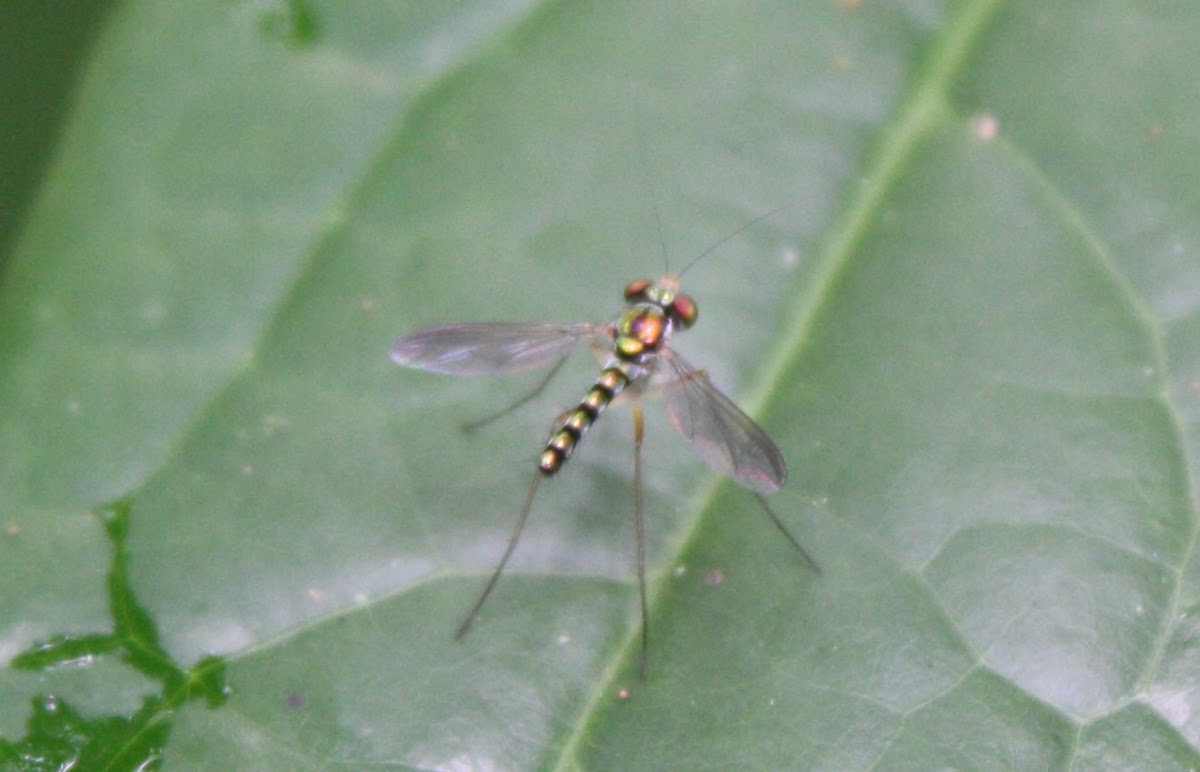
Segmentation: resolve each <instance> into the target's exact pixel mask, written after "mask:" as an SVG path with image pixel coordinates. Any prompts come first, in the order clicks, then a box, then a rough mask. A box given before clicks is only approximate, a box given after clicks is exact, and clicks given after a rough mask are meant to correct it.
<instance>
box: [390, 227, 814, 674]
mask: <svg viewBox="0 0 1200 772" xmlns="http://www.w3.org/2000/svg"><path fill="white" fill-rule="evenodd" d="M722 243H723V242H722ZM710 251H711V250H710ZM705 254H707V253H705ZM701 257H703V255H701ZM697 259H699V258H697ZM693 263H694V261H693ZM625 301H626V303H627V304H628V306H627V308H626V309H625V311H624V312H623V313H622V314H621V316H620V317H619V318H618V319H617V320H616V321H614V322H612V323H609V324H522V323H484V324H455V325H445V326H440V327H429V328H426V329H423V330H418V331H417V332H414V333H412V334H410V335H407V336H405V337H402V338H400V339H399V340H398V341H396V343H395V345H394V346H393V347H392V352H391V353H392V359H393V360H395V362H396V363H397V364H400V365H404V366H407V367H416V368H420V369H423V370H430V371H433V372H439V373H446V374H450V375H494V374H500V373H511V372H518V371H521V370H527V369H531V368H534V367H544V366H549V365H554V368H553V369H552V370H551V372H550V375H551V376H552V375H553V374H554V373H555V372H556V371H557V369H558V367H559V365H561V364H562V361H563V360H564V359H565V358H566V356H567V355H568V354H570V352H571V351H573V350H574V349H575V348H577V347H578V346H579V345H580V344H582V343H590V344H591V345H592V347H593V348H594V349H596V350H597V351H604V352H607V354H606V362H605V364H604V368H603V370H602V371H601V372H600V376H599V377H598V378H597V379H596V381H595V382H594V383H593V384H592V386H591V388H590V389H588V391H587V393H586V394H584V396H583V398H582V399H581V400H580V401H579V403H578V404H577V405H576V406H575V407H573V408H571V409H570V410H568V411H567V412H566V413H564V414H563V415H562V417H561V418H560V419H559V420H558V421H557V422H556V424H555V427H554V429H553V430H552V431H551V433H550V437H549V439H548V440H547V441H546V444H545V447H544V448H543V450H542V452H541V454H540V456H539V457H538V469H537V472H536V473H535V474H534V478H533V481H532V482H531V483H530V486H529V491H528V493H527V494H526V497H525V504H524V506H523V507H522V508H521V511H520V514H519V515H518V518H517V523H516V526H515V527H514V529H513V532H512V535H511V536H510V538H509V541H508V546H507V548H506V549H505V552H504V555H503V556H502V557H501V559H500V562H499V564H498V565H497V566H496V569H495V571H494V572H493V573H492V575H491V578H490V580H489V581H488V584H487V586H486V587H485V588H484V590H483V592H482V593H481V594H480V596H479V599H478V600H477V601H476V603H475V606H474V607H473V608H472V609H471V612H470V613H469V614H468V615H467V618H466V619H465V620H464V621H463V623H462V625H461V626H460V627H459V629H458V632H457V635H456V637H462V636H463V635H465V634H466V633H467V631H468V630H469V629H470V627H471V624H472V623H473V622H474V620H475V618H476V616H477V615H478V613H479V610H480V609H481V608H482V607H483V604H484V602H485V601H486V600H487V598H488V596H489V595H490V594H491V591H492V589H493V588H494V587H495V585H496V582H497V581H498V580H499V578H500V575H501V573H502V572H503V570H504V567H505V566H506V565H507V564H508V560H509V558H510V557H511V556H512V553H513V551H514V550H515V549H516V546H517V542H518V540H519V539H520V535H521V532H522V530H523V529H524V527H525V521H526V518H527V516H528V515H529V512H530V510H531V509H532V507H533V501H534V497H535V495H536V493H537V489H538V485H539V484H540V482H541V481H542V480H543V479H545V478H547V477H551V476H553V475H555V474H557V473H558V472H559V471H560V470H561V469H562V468H563V466H564V465H565V464H566V462H567V459H569V458H570V457H571V454H572V453H574V452H575V449H576V448H577V447H578V446H579V443H580V442H581V441H582V439H583V436H584V434H585V433H586V432H587V430H588V429H589V428H591V426H592V425H593V424H594V423H595V422H596V421H597V420H598V419H599V418H600V416H601V415H602V414H603V413H604V411H605V409H606V408H607V407H608V406H609V405H611V404H612V403H613V402H614V401H615V400H616V399H617V398H618V397H619V396H621V395H629V396H631V398H632V402H633V423H634V446H633V451H634V452H633V457H634V491H635V500H636V507H635V524H636V531H637V563H638V589H639V596H640V599H641V611H642V674H643V676H644V674H645V666H646V650H647V640H648V631H647V624H646V619H647V617H648V606H647V592H646V579H645V573H646V570H645V535H644V528H643V520H644V515H643V510H644V504H643V500H642V471H641V470H642V466H641V446H642V435H643V418H642V409H641V404H640V401H639V398H640V397H641V396H643V395H644V393H645V392H647V391H648V390H649V389H648V387H649V386H651V384H654V385H655V386H656V388H657V390H658V391H660V392H661V396H662V397H663V399H664V401H665V403H666V408H667V413H668V415H669V416H670V418H671V422H672V424H673V425H674V426H675V429H676V430H677V431H678V432H679V433H680V434H681V435H682V436H683V437H684V439H686V440H687V441H688V443H689V444H690V445H691V446H692V449H693V450H695V451H696V453H697V454H698V455H699V456H700V457H701V458H703V459H704V461H705V462H707V463H708V465H709V466H711V467H712V468H713V469H715V470H716V471H718V472H721V473H722V474H726V475H728V476H730V477H732V478H733V479H734V480H735V481H737V482H738V483H739V484H741V485H743V486H744V487H746V488H749V489H750V490H751V491H753V492H754V493H755V495H756V497H757V498H758V500H759V502H760V503H761V504H762V506H763V508H764V510H765V511H766V512H767V514H768V515H769V516H770V518H771V520H772V522H774V524H775V525H776V527H778V528H779V530H781V531H782V532H783V533H784V535H785V536H786V537H787V538H788V540H789V541H790V542H791V543H792V544H793V546H795V547H796V549H797V550H799V551H800V553H801V554H802V555H803V556H804V558H805V559H806V560H807V561H808V562H809V563H810V564H811V565H812V566H813V567H814V568H816V564H815V563H814V562H813V561H812V559H811V558H809V557H808V555H807V553H805V552H804V549H803V548H802V547H801V546H800V544H799V542H797V541H796V539H795V538H794V537H793V536H792V535H791V533H790V532H788V530H787V528H786V527H785V526H784V525H783V523H782V521H780V520H779V518H778V517H777V516H776V515H775V513H774V512H772V511H771V509H770V507H769V506H767V503H766V500H765V499H764V498H763V494H771V493H775V492H776V491H778V490H779V488H780V487H781V486H782V485H783V483H784V481H785V480H786V479H787V468H786V466H785V464H784V461H783V456H782V455H781V454H780V453H779V450H778V448H776V447H775V444H774V443H773V442H771V440H770V438H769V437H767V435H766V434H765V433H764V432H763V431H762V430H761V429H760V428H758V426H756V425H755V423H754V422H753V421H752V420H751V419H750V418H749V417H748V416H746V414H745V413H743V412H742V411H741V410H739V409H738V407H737V406H736V405H734V404H733V402H731V401H730V400H729V398H727V397H726V396H725V395H723V394H721V392H719V391H718V390H717V389H716V388H715V387H713V385H712V384H711V383H710V382H709V380H708V376H707V374H705V373H704V372H703V371H700V370H696V369H694V368H693V367H692V366H691V365H689V364H688V363H687V362H686V361H685V360H684V359H683V358H682V357H680V356H679V355H678V354H676V353H675V352H674V351H673V350H671V348H670V346H669V345H668V343H669V341H670V339H671V335H672V334H673V333H674V332H675V331H676V330H679V329H687V328H689V327H691V326H692V325H693V324H694V323H695V321H696V318H697V315H698V312H697V309H696V304H695V302H693V301H692V299H691V298H690V297H688V296H687V295H684V294H682V293H680V292H679V281H678V278H676V277H671V276H668V277H665V278H663V279H661V280H659V281H657V282H654V281H651V280H649V279H638V280H636V281H633V282H630V283H629V284H628V285H627V286H626V287H625ZM548 380H549V377H547V379H546V380H545V381H543V382H542V384H541V386H539V387H538V388H537V389H536V390H535V391H534V392H533V393H532V394H530V395H528V396H527V397H525V398H524V399H522V400H518V401H517V402H516V403H514V404H513V405H510V406H509V407H508V408H506V409H505V410H504V411H501V413H500V414H498V415H497V416H493V417H492V418H495V417H499V415H503V414H504V413H506V412H508V411H509V410H511V409H513V408H515V407H517V406H519V405H521V404H524V402H525V401H527V400H528V399H529V398H531V397H532V396H534V395H536V394H537V393H539V392H540V391H541V389H542V388H543V387H544V386H545V385H546V382H547V381H548ZM488 420H491V419H490V418H489V419H488ZM481 423H482V422H481Z"/></svg>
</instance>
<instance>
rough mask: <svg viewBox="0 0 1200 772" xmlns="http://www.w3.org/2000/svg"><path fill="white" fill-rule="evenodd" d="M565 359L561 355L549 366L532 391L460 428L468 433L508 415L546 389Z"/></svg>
mask: <svg viewBox="0 0 1200 772" xmlns="http://www.w3.org/2000/svg"><path fill="white" fill-rule="evenodd" d="M566 361H567V358H566V357H563V358H562V359H560V360H558V361H557V362H555V363H554V367H551V368H550V372H548V373H546V377H545V378H543V379H542V380H541V382H540V383H538V385H537V386H535V387H534V389H533V391H531V392H529V393H528V394H526V395H524V396H522V397H519V398H518V399H516V400H515V401H513V402H511V403H509V404H507V405H505V406H504V407H502V408H500V409H499V410H497V411H496V412H495V413H492V414H490V415H486V416H484V417H483V418H478V419H476V420H474V421H470V422H468V423H465V424H463V425H462V430H463V431H464V432H466V433H468V434H470V433H471V432H473V431H475V430H476V429H482V428H483V427H485V426H487V425H488V424H490V423H491V422H492V421H496V420H498V419H500V418H503V417H504V416H506V415H508V414H509V413H511V412H512V411H514V410H516V409H517V408H519V407H520V406H521V405H524V404H525V403H526V402H528V401H530V400H531V399H533V398H534V397H536V396H537V395H539V394H541V393H542V392H543V391H545V390H546V387H547V386H549V385H550V381H552V380H554V376H555V375H558V371H559V370H561V369H562V366H563V363H564V362H566Z"/></svg>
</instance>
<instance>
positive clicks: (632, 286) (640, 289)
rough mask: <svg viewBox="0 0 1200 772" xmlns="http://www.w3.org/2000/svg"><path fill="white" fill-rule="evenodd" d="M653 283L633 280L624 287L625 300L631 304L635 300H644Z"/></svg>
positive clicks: (644, 280)
mask: <svg viewBox="0 0 1200 772" xmlns="http://www.w3.org/2000/svg"><path fill="white" fill-rule="evenodd" d="M653 284H654V282H652V281H650V280H649V279H634V280H633V281H631V282H629V284H627V285H625V300H626V301H627V302H629V303H632V302H633V301H635V300H645V299H646V292H647V290H649V289H650V287H651V286H653Z"/></svg>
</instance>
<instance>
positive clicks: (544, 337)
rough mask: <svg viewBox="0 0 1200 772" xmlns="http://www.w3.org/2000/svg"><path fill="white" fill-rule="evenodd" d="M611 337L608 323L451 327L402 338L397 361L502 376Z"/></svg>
mask: <svg viewBox="0 0 1200 772" xmlns="http://www.w3.org/2000/svg"><path fill="white" fill-rule="evenodd" d="M607 333H608V327H607V326H606V325H603V324H522V323H505V322H499V323H490V322H489V323H482V324H448V325H444V326H441V327H426V328H425V329H423V330H417V331H416V332H414V333H412V334H411V335H405V336H404V337H403V338H400V339H399V340H397V341H396V342H395V344H393V345H392V360H393V361H394V362H395V363H396V364H398V365H404V366H405V367H416V368H419V369H421V370H431V371H433V372H435V373H446V374H447V375H500V374H502V373H512V372H517V371H519V370H528V369H532V368H534V367H543V366H545V365H549V364H552V363H553V362H555V361H557V360H560V359H562V358H563V357H565V356H566V355H567V354H569V353H570V352H571V351H572V350H573V349H574V348H575V347H576V346H578V345H579V344H581V343H583V342H584V341H587V340H589V339H596V338H599V337H601V336H603V335H606V334H607Z"/></svg>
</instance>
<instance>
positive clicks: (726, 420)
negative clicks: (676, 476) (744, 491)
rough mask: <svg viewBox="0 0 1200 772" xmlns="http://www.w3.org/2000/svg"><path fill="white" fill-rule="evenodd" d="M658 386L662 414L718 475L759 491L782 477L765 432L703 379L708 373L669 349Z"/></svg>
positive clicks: (776, 487)
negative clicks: (664, 377)
mask: <svg viewBox="0 0 1200 772" xmlns="http://www.w3.org/2000/svg"><path fill="white" fill-rule="evenodd" d="M660 356H662V357H663V358H664V359H665V360H666V362H667V364H669V365H670V367H671V371H672V372H671V380H670V382H668V383H666V384H664V385H663V387H662V388H663V395H664V398H665V400H666V407H667V414H668V415H669V416H670V417H671V423H673V424H674V425H675V429H676V430H677V431H678V432H679V433H680V434H681V435H683V438H684V439H685V440H687V441H688V443H689V444H690V445H691V446H692V449H693V450H694V451H696V453H697V454H698V455H699V456H700V458H702V459H704V460H705V462H706V463H707V464H708V465H709V466H711V467H712V468H713V469H715V470H716V471H718V472H720V473H721V474H724V475H728V476H729V477H732V478H733V479H734V480H736V481H737V482H738V483H739V484H741V485H743V486H745V487H747V488H749V489H750V490H752V491H756V492H758V493H774V492H775V491H777V490H779V489H780V488H781V487H783V483H784V481H786V480H787V465H786V464H785V463H784V460H783V455H782V454H781V453H780V452H779V448H777V447H775V443H774V442H772V441H771V438H770V437H768V436H767V434H766V432H764V431H763V430H762V429H760V428H758V425H757V424H755V423H754V421H752V420H751V419H750V416H748V415H746V414H745V413H743V412H742V411H741V409H739V408H738V406H737V405H735V404H733V401H732V400H730V399H729V397H726V396H725V395H724V394H722V393H721V392H719V391H717V388H716V387H715V386H713V385H712V383H711V382H710V381H709V380H708V374H707V373H704V372H701V371H699V370H697V369H695V368H694V367H692V366H691V365H689V364H688V363H687V362H686V361H684V359H683V358H682V357H680V356H679V355H678V354H675V353H674V352H672V351H669V350H668V351H664V352H662V353H660Z"/></svg>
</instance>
